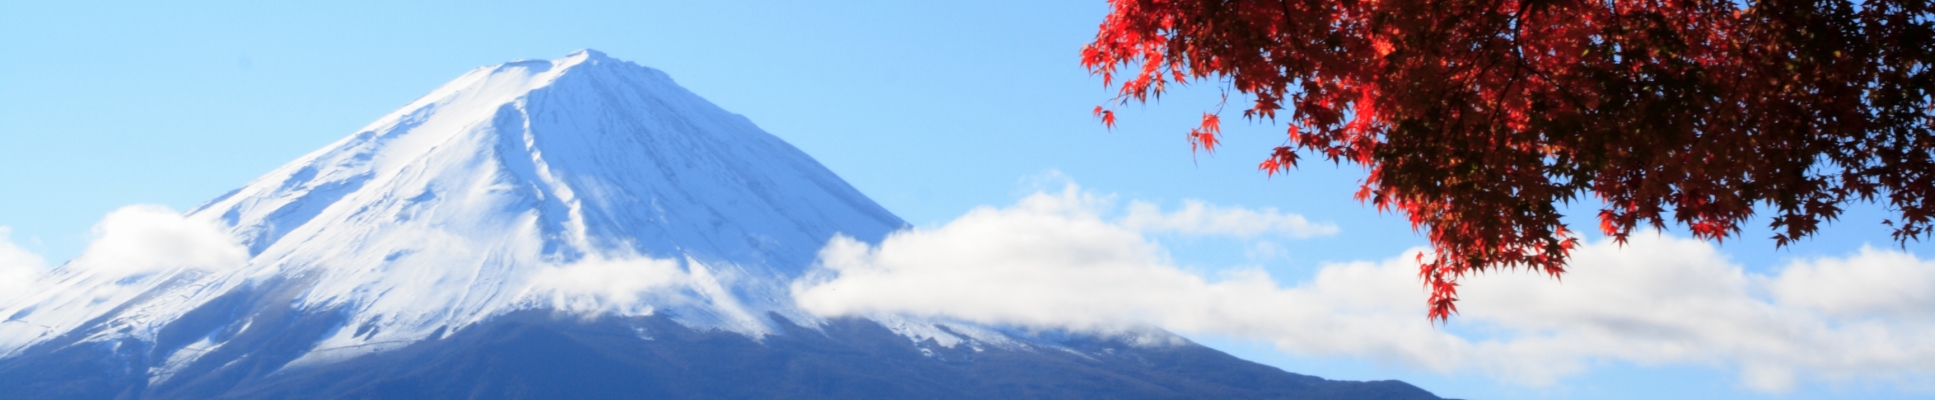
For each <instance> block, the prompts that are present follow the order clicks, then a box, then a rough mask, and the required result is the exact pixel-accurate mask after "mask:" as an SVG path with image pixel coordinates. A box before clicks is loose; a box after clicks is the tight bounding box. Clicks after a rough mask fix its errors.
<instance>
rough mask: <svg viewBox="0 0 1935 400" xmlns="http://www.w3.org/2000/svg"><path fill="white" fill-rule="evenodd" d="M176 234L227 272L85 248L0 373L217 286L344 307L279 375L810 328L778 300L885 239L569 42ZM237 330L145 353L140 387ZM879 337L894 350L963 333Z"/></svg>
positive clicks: (791, 156) (395, 116) (892, 225)
mask: <svg viewBox="0 0 1935 400" xmlns="http://www.w3.org/2000/svg"><path fill="white" fill-rule="evenodd" d="M186 219H187V221H186V222H183V223H185V224H187V225H191V226H192V225H194V224H202V225H201V226H207V227H210V228H211V229H213V230H215V231H220V232H226V233H227V234H228V236H230V237H232V238H233V239H234V240H235V243H233V244H232V246H236V247H235V249H237V250H235V252H234V253H235V254H236V257H234V258H233V261H232V262H223V261H219V260H218V261H214V262H194V263H190V262H172V263H163V264H161V265H154V266H151V267H147V268H136V269H103V268H89V267H86V265H88V264H90V263H92V264H100V262H94V261H89V260H87V256H83V257H82V258H81V259H77V260H75V261H74V262H70V263H68V264H67V265H64V266H63V267H61V268H57V269H56V270H55V271H54V272H53V273H51V274H49V276H47V277H46V278H45V279H43V280H42V282H41V283H40V284H39V285H40V287H41V288H42V289H43V290H41V291H40V292H36V293H33V294H30V295H27V296H22V297H16V298H14V299H12V300H11V301H7V300H0V301H7V302H4V303H0V316H4V317H5V322H4V323H0V358H3V357H6V356H7V355H9V354H13V353H16V352H18V351H21V350H22V349H26V348H29V347H31V346H33V345H35V344H39V343H43V342H47V341H49V340H53V339H55V338H60V337H72V336H73V335H76V334H79V335H84V337H82V338H80V339H78V340H79V342H101V343H106V342H108V341H111V340H128V339H132V340H136V341H140V342H147V343H153V342H155V341H156V340H157V335H158V333H159V332H161V331H162V330H163V329H164V327H166V326H167V325H169V324H170V323H172V322H174V321H177V320H180V319H182V318H184V316H185V315H188V314H189V313H191V312H193V311H194V310H196V309H198V308H199V307H203V306H205V305H208V304H210V302H211V301H215V300H216V299H218V298H220V297H221V296H224V295H226V294H230V293H233V292H236V291H238V290H248V291H252V292H271V291H281V292H289V293H294V294H293V295H291V300H290V304H288V305H287V306H288V307H290V308H292V309H294V310H297V311H299V312H309V313H322V312H329V313H340V314H341V315H342V322H341V323H340V326H338V327H337V328H335V329H334V331H333V333H331V334H329V335H327V336H326V337H324V338H323V339H321V340H320V341H319V342H318V343H316V345H315V346H314V348H311V349H309V350H307V352H306V353H304V355H303V356H301V357H300V358H299V359H297V360H296V361H294V362H292V363H291V364H292V365H301V364H304V363H314V362H326V361H332V360H340V359H344V358H347V357H353V356H357V355H362V354H368V353H371V352H378V351H383V350H386V349H390V348H396V347H399V346H403V345H407V344H409V343H412V342H416V341H420V340H423V339H426V338H429V339H434V338H438V337H442V336H445V335H448V334H450V333H451V332H455V331H456V330H459V329H462V328H464V327H467V326H471V325H475V324H478V323H480V322H481V321H484V320H486V319H489V318H492V317H494V316H498V315H502V314H505V313H507V312H511V311H516V310H524V309H555V310H564V311H571V312H577V313H584V314H617V315H650V314H654V313H660V312H668V313H669V314H670V315H672V316H674V318H675V319H677V320H678V321H679V322H680V323H682V324H686V325H688V326H693V327H699V328H705V329H722V330H728V331H733V332H739V333H742V334H746V335H750V336H754V337H758V336H760V335H765V334H769V333H771V332H772V330H773V322H772V321H770V320H769V318H767V315H768V314H769V313H775V314H777V315H781V316H784V317H785V318H787V319H788V320H791V321H794V322H796V323H798V322H802V321H804V322H806V323H811V321H815V320H816V319H815V318H813V317H812V316H810V315H807V314H805V313H803V312H801V311H799V310H798V308H797V307H794V306H793V305H792V304H791V303H790V302H791V300H790V297H789V296H788V295H787V292H786V290H787V286H786V285H787V283H788V282H790V281H792V280H793V279H794V278H796V277H798V276H799V275H800V274H801V273H802V272H803V270H804V269H805V268H806V267H808V266H810V265H811V264H812V263H813V261H814V258H815V256H816V253H817V252H818V251H819V250H820V247H821V246H822V245H824V244H825V243H827V241H828V240H829V239H831V238H833V237H834V236H835V235H845V236H849V237H854V238H857V239H859V240H862V241H867V242H877V241H879V240H880V238H882V237H883V236H885V235H886V234H887V233H888V232H890V231H892V230H894V229H898V228H901V227H902V226H904V225H905V223H904V222H902V221H901V220H899V219H898V218H897V217H895V216H893V215H892V214H891V213H889V212H887V211H886V210H885V209H882V208H881V207H880V206H878V205H876V204H874V203H873V202H872V201H871V200H869V199H867V198H866V197H865V196H863V195H861V194H860V193H859V192H858V191H856V190H854V189H853V188H852V187H850V186H848V185H847V184H846V183H845V182H844V181H842V180H841V179H840V178H839V177H837V176H835V175H834V174H833V173H832V172H830V171H828V170H827V169H826V168H824V167H822V166H821V165H819V164H818V163H817V162H815V161H814V160H813V159H811V158H810V157H808V156H807V155H806V154H804V153H802V152H800V151H799V150H797V149H795V148H793V147H792V146H791V145H788V144H786V143H785V142H783V141H781V140H780V139H779V138H777V137H774V136H773V135H771V134H768V133H766V132H764V131H761V130H760V129H759V128H758V127H757V126H754V125H753V123H752V122H751V121H749V120H747V119H746V118H745V117H742V116H739V115H736V114H732V113H729V112H727V111H725V110H722V109H720V108H719V107H717V106H715V105H713V104H712V103H710V102H707V101H706V100H704V99H702V98H700V97H699V96H697V95H694V94H693V93H691V92H689V91H686V90H685V89H684V88H681V87H679V86H678V85H677V84H675V83H673V81H672V79H671V78H670V77H668V76H667V75H666V74H664V73H663V72H660V71H657V70H654V69H651V68H646V67H642V66H639V65H636V64H633V63H630V62H625V61H620V60H616V59H612V58H610V57H607V56H605V55H604V54H601V53H599V52H596V51H591V50H585V51H580V52H577V53H573V54H571V55H570V56H567V57H565V58H563V59H559V60H553V61H543V60H525V61H514V62H510V63H506V64H502V65H497V66H491V67H484V68H479V69H476V70H473V71H471V72H469V73H467V74H464V75H463V76H462V77H459V78H457V79H456V80H455V81H452V82H450V83H449V84H446V85H444V86H443V87H441V88H438V89H436V90H435V91H434V92H431V93H430V94H429V95H426V96H423V97H422V98H420V99H417V100H416V101H414V102H411V103H410V104H409V105H407V106H404V107H403V108H402V109H399V110H397V111H396V112H394V113H391V114H390V115H387V116H384V117H383V118H381V119H379V120H377V121H376V122H375V123H373V124H370V125H369V126H368V127H366V128H364V129H362V130H360V131H358V132H356V133H355V134H353V135H350V136H349V137H347V138H344V139H342V140H340V141H337V142H336V143H334V144H331V145H329V146H328V147H326V148H324V149H322V150H319V151H316V152H314V153H311V154H309V155H306V156H304V157H302V158H300V159H298V160H296V161H295V162H292V163H289V164H288V165H285V166H283V167H281V168H278V169H276V170H275V171H273V172H270V173H268V174H267V175H265V176H263V177H262V178H259V179H257V180H255V181H254V182H251V183H249V184H248V185H246V186H244V187H242V188H240V189H237V190H235V191H233V192H230V193H229V194H226V195H223V196H221V197H219V198H217V199H215V200H213V201H211V202H209V203H207V204H205V205H202V206H201V207H198V208H196V209H194V210H191V211H189V212H188V213H186ZM184 229H187V230H189V231H193V230H195V228H184ZM217 247H219V246H217ZM243 249H245V250H243ZM243 251H246V256H241V255H240V254H242V252H243ZM198 264H232V265H198ZM261 307H266V306H256V308H257V310H256V311H253V313H256V314H259V313H260V312H261V311H260V309H261ZM253 315H254V314H250V313H241V314H237V315H235V316H234V317H235V318H238V319H239V320H238V321H233V322H232V323H227V322H225V323H223V324H220V325H221V326H222V328H220V329H218V330H216V331H214V332H210V333H207V334H206V335H203V337H202V338H201V339H199V341H197V342H195V343H193V344H189V345H185V346H181V349H180V350H176V351H174V352H173V353H171V354H167V355H165V357H166V361H165V362H164V363H163V364H164V366H163V367H159V368H157V369H156V370H154V371H152V374H153V377H154V378H153V379H161V380H165V379H166V376H167V375H168V374H169V373H170V371H169V369H170V367H168V366H170V365H172V366H179V365H185V364H186V363H188V362H190V361H193V360H194V359H195V358H196V357H198V355H199V354H203V353H207V352H209V351H212V350H213V349H216V348H219V347H220V346H222V345H223V344H224V343H223V341H222V340H223V338H224V337H228V336H232V335H233V332H235V331H240V330H246V329H248V326H249V324H250V321H251V318H253ZM900 322H901V323H899V324H897V325H895V326H900V327H901V328H897V329H898V330H901V331H903V332H904V333H905V334H907V335H909V337H913V338H917V339H919V338H923V337H924V338H928V339H932V338H940V340H941V341H944V342H947V343H954V342H959V341H961V340H963V339H960V338H959V337H957V336H956V335H953V334H949V333H947V332H941V331H937V330H936V328H935V327H934V326H933V325H932V324H931V323H930V324H927V325H922V324H924V323H922V322H918V321H912V322H909V321H900ZM959 331H965V330H959ZM224 332H227V333H224ZM963 335H966V334H963ZM975 336H981V337H985V338H989V339H990V340H993V339H996V338H998V337H999V335H998V334H993V333H987V332H984V333H981V334H975Z"/></svg>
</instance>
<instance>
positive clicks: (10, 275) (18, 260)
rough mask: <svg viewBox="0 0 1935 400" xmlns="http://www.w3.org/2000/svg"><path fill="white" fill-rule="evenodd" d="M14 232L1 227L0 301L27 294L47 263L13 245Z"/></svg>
mask: <svg viewBox="0 0 1935 400" xmlns="http://www.w3.org/2000/svg"><path fill="white" fill-rule="evenodd" d="M12 235H13V230H12V229H9V228H7V227H4V226H0V300H6V298H9V297H13V296H16V295H19V294H21V293H25V292H27V290H28V289H29V288H32V287H33V282H34V279H36V278H38V277H39V276H40V274H41V273H42V272H45V271H46V270H47V262H46V261H45V260H42V259H41V258H40V255H37V254H34V253H33V252H31V251H27V249H24V248H21V247H20V246H19V245H15V244H14V243H13V239H12V237H11V236H12Z"/></svg>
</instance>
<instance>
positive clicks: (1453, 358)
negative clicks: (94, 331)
mask: <svg viewBox="0 0 1935 400" xmlns="http://www.w3.org/2000/svg"><path fill="white" fill-rule="evenodd" d="M1093 199H1094V197H1093V196H1090V195H1086V194H1082V193H1079V192H1078V191H1076V190H1073V189H1071V190H1067V191H1064V192H1063V193H1061V194H1058V195H1049V194H1039V193H1038V194H1036V195H1034V196H1030V197H1028V198H1026V199H1023V200H1022V201H1021V202H1020V203H1019V204H1017V205H1015V206H1012V207H1008V208H989V207H983V208H979V209H976V210H974V211H971V212H969V213H968V214H967V215H964V216H962V217H961V218H959V219H957V220H955V221H953V222H950V223H948V224H946V225H943V226H940V227H938V228H933V229H925V230H922V229H916V230H908V231H902V232H899V233H895V234H893V235H890V236H889V237H887V238H886V239H885V240H883V241H882V242H881V243H880V245H878V246H869V245H867V244H864V243H859V242H856V241H853V240H851V239H844V238H842V239H836V240H835V241H833V242H832V243H830V244H829V245H828V246H827V247H826V249H824V250H823V251H822V253H821V267H822V269H820V270H818V271H817V272H816V274H814V275H811V276H809V277H808V278H807V279H802V280H801V281H798V282H795V284H794V285H793V292H794V298H795V300H796V301H797V302H798V303H799V304H800V305H801V306H802V307H804V308H805V309H807V310H808V311H810V312H814V313H817V314H821V315H829V316H832V315H855V314H859V315H864V314H871V313H896V314H910V315H929V316H947V317H951V318H960V319H965V320H971V321H978V322H984V323H999V324H1015V325H1023V326H1031V327H1047V328H1065V329H1076V330H1112V329H1121V328H1124V327H1130V326H1137V325H1144V324H1147V325H1155V326H1160V327H1163V328H1167V329H1170V330H1175V331H1180V332H1185V333H1212V334H1219V335H1230V336H1236V337H1246V338H1251V339H1256V340H1264V341H1269V342H1271V343H1274V344H1275V345H1276V346H1278V348H1280V349H1283V350H1285V351H1288V352H1291V353H1297V354H1310V355H1341V356H1352V357H1363V358H1370V359H1375V360H1380V361H1385V362H1391V363H1396V364H1400V365H1408V366H1411V367H1415V368H1421V369H1426V370H1432V371H1440V372H1445V373H1454V372H1463V371H1478V372H1481V373H1484V374H1487V375H1490V376H1493V377H1496V378H1499V379H1502V380H1506V381H1510V382H1517V383H1520V384H1527V385H1546V384H1552V383H1554V382H1556V381H1557V380H1558V379H1560V378H1563V377H1566V376H1569V375H1574V374H1578V373H1581V372H1584V371H1586V369H1587V368H1588V366H1590V365H1592V364H1594V363H1596V362H1599V361H1619V362H1629V363H1634V364H1639V365H1659V364H1691V365H1713V366H1721V367H1723V368H1730V369H1733V370H1737V371H1738V372H1739V373H1740V377H1741V381H1740V382H1741V384H1743V385H1746V386H1748V387H1750V388H1753V389H1756V390H1761V391H1767V392H1782V391H1786V390H1789V389H1791V388H1792V387H1794V385H1796V384H1797V378H1796V377H1797V376H1808V377H1810V379H1826V380H1849V379H1868V380H1884V381H1894V382H1913V381H1916V380H1925V379H1929V378H1935V339H1928V338H1935V303H1931V300H1930V299H1931V298H1935V295H1931V293H1935V278H1931V277H1935V261H1930V260H1920V259H1917V258H1915V257H1914V256H1913V255H1910V254H1906V253H1901V252H1895V251H1887V250H1875V249H1864V250H1862V251H1861V252H1860V253H1858V254H1855V255H1852V256H1850V257H1846V258H1824V259H1815V260H1806V261H1802V262H1797V263H1795V264H1793V265H1790V266H1788V267H1786V268H1785V269H1783V270H1782V271H1781V272H1779V273H1776V274H1773V275H1767V274H1756V273H1750V272H1746V271H1744V270H1742V269H1741V268H1740V267H1739V266H1736V265H1733V264H1732V263H1730V262H1729V261H1728V260H1727V259H1726V257H1725V256H1724V255H1723V254H1721V253H1720V252H1719V251H1717V250H1716V249H1715V248H1713V247H1712V246H1711V245H1708V244H1707V243H1704V242H1701V241H1697V240H1691V239H1679V238H1671V237H1659V236H1639V237H1635V238H1634V239H1633V240H1632V241H1631V242H1630V243H1629V244H1628V245H1627V246H1625V247H1623V248H1622V247H1620V246H1618V245H1615V244H1612V243H1610V242H1593V243H1589V244H1586V245H1584V246H1582V247H1581V248H1579V249H1577V250H1576V251H1575V253H1574V259H1573V263H1572V266H1571V268H1570V270H1571V272H1570V273H1568V274H1567V275H1566V277H1565V279H1564V281H1563V282H1559V281H1553V280H1552V279H1550V278H1547V277H1545V276H1543V275H1537V274H1533V273H1528V272H1516V273H1515V272H1499V273H1492V274H1487V275H1482V276H1475V277H1471V278H1469V279H1467V280H1466V281H1465V286H1464V287H1463V289H1461V291H1460V292H1461V293H1462V294H1464V300H1463V301H1462V302H1460V304H1459V307H1460V309H1462V310H1463V312H1464V314H1463V315H1460V316H1458V317H1455V318H1454V319H1453V320H1452V322H1451V323H1452V324H1454V325H1459V326H1458V329H1444V328H1441V327H1434V326H1432V325H1431V324H1430V322H1428V321H1427V320H1426V319H1425V317H1424V311H1425V310H1424V300H1425V296H1426V294H1425V293H1424V291H1423V289H1422V288H1421V286H1420V285H1419V284H1418V283H1417V281H1416V279H1417V278H1416V272H1417V264H1416V262H1415V261H1414V260H1415V259H1416V258H1415V255H1416V254H1417V253H1416V252H1417V251H1418V250H1413V251H1410V252H1406V253H1405V255H1400V256H1397V257H1393V258H1389V259H1386V260H1384V261H1381V262H1352V263H1342V264H1331V265H1325V266H1323V268H1322V269H1321V270H1320V271H1319V272H1318V273H1317V275H1316V276H1315V277H1313V278H1312V279H1310V280H1308V281H1304V282H1300V283H1298V284H1296V285H1294V286H1284V285H1282V284H1279V283H1277V282H1276V281H1274V280H1272V279H1271V277H1269V276H1268V275H1267V274H1265V273H1263V272H1261V271H1256V270H1240V271H1236V272H1235V273H1227V272H1226V273H1225V274H1224V275H1225V276H1226V277H1225V278H1223V279H1220V280H1212V279H1207V278H1205V277H1203V276H1202V275H1198V274H1194V273H1190V272H1187V271H1185V270H1184V269H1182V268H1178V267H1177V266H1175V265H1174V263H1173V262H1172V261H1170V260H1169V259H1168V258H1167V256H1166V255H1165V253H1164V251H1163V249H1162V248H1161V247H1160V246H1158V245H1156V244H1154V243H1153V242H1151V241H1150V240H1148V239H1147V238H1145V237H1143V236H1142V235H1141V233H1140V232H1139V231H1138V229H1137V228H1134V227H1130V226H1127V225H1128V224H1127V223H1126V222H1109V221H1107V220H1104V219H1103V218H1101V217H1099V216H1098V210H1097V209H1098V208H1099V206H1098V203H1097V202H1095V201H1093ZM1467 327H1469V328H1473V329H1465V328H1467ZM1454 331H1456V332H1454ZM1457 332H1466V333H1457ZM1472 332H1477V333H1472Z"/></svg>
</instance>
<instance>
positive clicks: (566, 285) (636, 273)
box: [531, 255, 692, 314]
mask: <svg viewBox="0 0 1935 400" xmlns="http://www.w3.org/2000/svg"><path fill="white" fill-rule="evenodd" d="M691 283H692V278H691V276H689V275H687V274H686V273H685V271H684V270H683V269H682V268H680V267H679V262H678V260H674V259H656V258H650V257H642V256H632V257H613V258H608V257H604V256H598V255H592V256H586V257H584V258H583V259H580V260H578V261H577V262H574V263H570V264H564V265H554V266H546V267H542V268H540V269H538V270H537V272H536V273H534V274H533V275H532V276H531V287H532V289H534V290H536V291H537V292H539V293H541V294H544V295H548V296H549V297H550V301H551V303H552V305H554V306H556V307H558V308H560V309H565V310H574V311H583V312H611V311H617V312H621V313H629V314H649V313H650V312H651V310H650V308H649V306H646V305H644V304H643V303H642V302H640V301H639V297H640V296H641V295H644V294H645V293H646V292H649V291H652V290H654V289H659V288H664V287H670V286H686V285H690V284H691ZM634 308H637V309H636V310H634Z"/></svg>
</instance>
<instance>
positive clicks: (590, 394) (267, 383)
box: [0, 311, 1438, 399]
mask: <svg viewBox="0 0 1935 400" xmlns="http://www.w3.org/2000/svg"><path fill="white" fill-rule="evenodd" d="M286 322H289V324H288V325H287V326H288V329H285V330H284V331H283V332H281V333H284V334H289V335H293V336H310V335H315V332H313V331H316V329H315V328H318V327H324V326H318V325H321V324H318V322H321V321H317V320H314V319H313V318H292V319H290V320H289V321H286ZM781 325H782V326H785V327H786V329H787V330H786V331H785V332H782V333H779V334H776V335H770V336H767V337H765V338H763V339H759V340H754V339H752V338H749V337H747V336H744V335H741V334H738V333H732V332H720V331H697V330H693V329H691V328H687V327H685V326H682V325H680V324H678V323H676V322H673V321H671V320H670V319H669V318H667V317H665V316H657V317H650V318H605V319H598V320H593V321H584V320H581V319H578V318H576V317H569V316H558V315H554V314H551V313H549V312H539V311H526V312H519V313H513V314H510V315H506V316H503V317H499V318H496V319H494V320H493V321H492V322H489V323H485V324H482V325H478V326H475V327H471V328H468V329H464V330H462V331H459V332H455V333H453V334H451V335H449V336H447V337H444V338H442V339H439V340H425V341H422V342H419V343H416V344H414V345H411V346H410V347H407V348H404V349H401V350H395V351H389V352H383V353H377V354H374V355H369V356H364V357H361V358H356V359H351V360H348V361H343V362H338V363H334V364H327V365H322V366H317V367H310V368H292V369H288V370H279V371H278V368H277V367H278V365H279V364H281V363H286V362H288V360H290V359H293V358H294V356H295V355H294V354H287V355H283V356H281V357H276V356H274V355H273V354H271V353H273V352H254V354H248V355H242V354H237V356H236V357H208V358H209V359H211V360H222V361H221V362H220V364H217V365H203V366H201V368H194V367H193V366H191V367H190V368H185V369H184V371H182V373H183V374H187V373H191V372H192V373H195V375H194V376H177V377H175V378H174V379H170V380H168V381H165V382H162V383H161V384H158V385H155V386H153V387H150V386H149V385H148V382H147V379H146V375H147V374H146V372H147V371H148V368H149V367H150V366H151V365H149V364H151V363H149V362H147V361H146V360H144V359H143V357H140V356H139V355H140V354H145V353H150V352H151V350H143V349H135V348H129V346H126V345H128V344H132V343H128V342H123V344H122V345H117V344H113V343H107V344H83V345H80V346H71V347H65V348H62V349H59V350H53V351H37V352H34V353H33V354H28V355H24V356H22V357H15V358H12V359H8V360H5V361H0V393H4V394H5V397H7V398H49V399H59V398H75V399H111V398H126V399H205V398H235V399H245V398H279V399H280V398H289V399H309V398H319V399H320V398H329V399H334V398H359V399H459V398H462V399H499V398H502V399H615V398H626V399H642V398H654V399H659V398H679V399H688V398H689V399H732V398H758V399H862V398H902V399H1018V398H1020V399H1026V398H1038V399H1197V398H1217V399H1232V398H1242V399H1251V398H1254V399H1266V398H1267V399H1436V398H1438V397H1436V396H1433V395H1432V394H1430V393H1428V392H1425V391H1424V390H1422V389H1419V388H1417V387H1415V386H1411V385H1409V384H1406V383H1403V382H1398V381H1376V382H1353V381H1331V380H1325V379H1322V378H1317V377H1312V376H1305V375H1298V374H1293V373H1288V372H1284V371H1282V370H1278V369H1276V368H1272V367H1269V366H1264V365H1261V364H1256V363H1252V362H1249V361H1244V360H1241V359H1238V358H1235V357H1232V356H1230V355H1228V354H1224V353H1222V352H1219V351H1216V350H1213V349H1209V348H1206V347H1202V346H1199V345H1195V344H1186V345H1180V346H1162V347H1136V346H1131V345H1128V344H1127V343H1123V342H1121V341H1116V340H1107V339H1095V338H1083V337H1080V336H1069V337H1064V338H1058V339H1055V340H1054V341H1053V343H1057V344H1058V345H1059V346H1061V348H1055V347H1049V346H1047V345H1036V346H1034V347H1033V348H1032V349H1023V350H1012V349H992V348H990V349H984V350H981V351H976V350H974V349H972V348H970V347H968V346H966V345H962V346H957V347H955V348H946V347H941V346H939V345H936V344H935V343H932V342H931V341H930V342H926V343H913V342H911V341H909V340H908V339H907V338H906V337H904V336H900V335H896V334H894V333H893V332H891V331H889V330H887V329H886V328H884V327H882V326H881V325H879V324H877V323H875V322H873V321H869V320H864V319H842V320H836V321H834V322H832V323H830V324H828V325H826V326H824V327H822V328H821V329H820V330H813V329H808V328H803V327H799V326H797V325H792V324H787V323H782V324H781ZM305 331H308V333H309V335H303V334H302V333H305ZM293 336H284V337H285V338H293ZM237 339H238V340H243V339H247V338H237ZM262 339H266V338H262ZM312 340H313V339H312ZM273 342H276V340H263V341H261V342H259V343H261V344H265V345H271V346H266V347H276V346H272V344H273ZM258 359H259V361H258ZM211 360H205V361H211ZM264 361H267V362H264ZM198 364H203V363H199V362H198ZM271 364H278V365H271Z"/></svg>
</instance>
